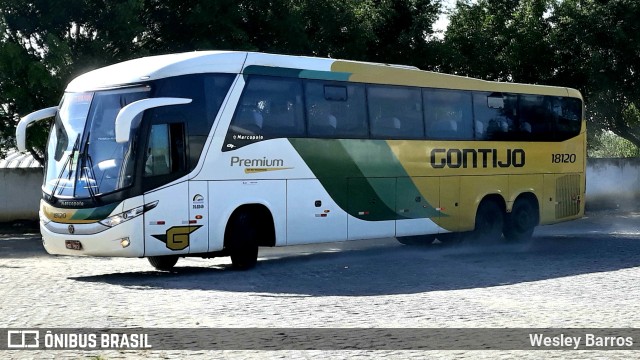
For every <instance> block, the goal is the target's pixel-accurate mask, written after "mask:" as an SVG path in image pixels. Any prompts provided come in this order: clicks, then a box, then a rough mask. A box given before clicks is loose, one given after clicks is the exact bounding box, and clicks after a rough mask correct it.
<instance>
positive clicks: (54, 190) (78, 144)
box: [51, 134, 80, 199]
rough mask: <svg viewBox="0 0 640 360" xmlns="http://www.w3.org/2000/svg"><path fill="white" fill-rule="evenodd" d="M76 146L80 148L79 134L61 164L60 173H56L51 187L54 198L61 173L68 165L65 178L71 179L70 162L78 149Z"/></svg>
mask: <svg viewBox="0 0 640 360" xmlns="http://www.w3.org/2000/svg"><path fill="white" fill-rule="evenodd" d="M78 148H80V134H78V136H76V141H75V142H74V143H73V148H72V149H71V154H69V156H67V159H66V160H65V162H64V165H62V169H60V173H59V174H58V178H57V179H56V183H55V184H54V185H53V189H52V190H51V196H52V197H53V198H54V199H55V197H56V190H57V189H58V186H59V185H60V180H62V174H64V171H65V170H66V169H67V166H69V171H68V172H67V180H70V179H71V163H72V162H73V157H74V156H75V154H76V151H78ZM61 192H62V191H61ZM58 195H60V194H58Z"/></svg>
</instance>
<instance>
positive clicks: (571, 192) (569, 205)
mask: <svg viewBox="0 0 640 360" xmlns="http://www.w3.org/2000/svg"><path fill="white" fill-rule="evenodd" d="M556 201H557V203H556V219H562V218H565V217H569V216H574V215H578V213H579V212H580V175H579V174H571V175H564V176H559V177H558V179H557V180H556Z"/></svg>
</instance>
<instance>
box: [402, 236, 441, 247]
mask: <svg viewBox="0 0 640 360" xmlns="http://www.w3.org/2000/svg"><path fill="white" fill-rule="evenodd" d="M435 239H436V236H435V235H414V236H399V237H396V240H398V242H399V243H400V244H402V245H409V246H424V245H430V244H431V243H433V241H434V240H435Z"/></svg>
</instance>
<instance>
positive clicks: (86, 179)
mask: <svg viewBox="0 0 640 360" xmlns="http://www.w3.org/2000/svg"><path fill="white" fill-rule="evenodd" d="M90 139H91V132H88V133H87V142H85V144H84V149H82V154H81V156H82V163H81V169H82V172H81V173H80V176H81V177H80V179H82V176H83V175H84V182H85V185H86V186H87V191H88V192H89V196H90V197H91V201H93V203H94V204H95V203H96V202H97V198H96V192H95V189H94V188H93V186H94V185H97V184H98V182H97V180H96V174H95V172H94V171H93V161H92V160H91V156H90V155H89V142H90ZM87 163H88V165H89V168H87ZM87 169H88V170H89V171H90V173H89V174H87ZM89 176H91V178H89ZM89 180H93V184H91V183H90V181H89Z"/></svg>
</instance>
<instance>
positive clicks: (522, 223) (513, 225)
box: [504, 198, 538, 242]
mask: <svg viewBox="0 0 640 360" xmlns="http://www.w3.org/2000/svg"><path fill="white" fill-rule="evenodd" d="M536 225H538V206H537V202H534V201H533V200H531V199H528V198H523V199H518V200H516V202H515V204H513V209H512V210H511V213H510V214H508V215H507V218H506V221H505V224H504V237H505V238H506V239H507V240H508V241H511V242H525V241H529V240H530V239H531V237H532V236H533V229H534V228H535V227H536Z"/></svg>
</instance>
